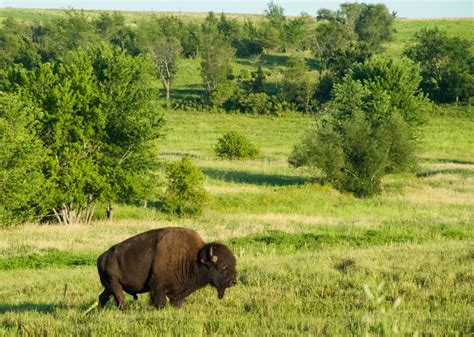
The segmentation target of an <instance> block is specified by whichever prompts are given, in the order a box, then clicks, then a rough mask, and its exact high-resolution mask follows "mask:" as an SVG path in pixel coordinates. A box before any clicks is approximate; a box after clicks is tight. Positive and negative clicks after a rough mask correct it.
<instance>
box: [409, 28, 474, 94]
mask: <svg viewBox="0 0 474 337" xmlns="http://www.w3.org/2000/svg"><path fill="white" fill-rule="evenodd" d="M405 55H406V56H408V57H409V58H410V59H412V60H413V61H415V62H418V63H419V64H420V66H421V75H422V81H421V83H420V88H421V89H422V90H423V91H424V92H425V93H427V94H428V95H429V97H430V98H431V99H432V100H433V101H435V102H439V103H450V102H457V101H460V100H467V99H469V97H472V96H474V75H473V74H474V55H473V54H472V52H471V46H470V43H469V41H467V40H465V39H462V38H459V37H450V36H448V34H447V33H446V32H444V31H441V30H439V29H438V28H430V29H422V30H421V31H420V32H418V33H417V34H416V41H415V43H414V44H413V45H412V46H409V47H408V48H407V49H406V50H405Z"/></svg>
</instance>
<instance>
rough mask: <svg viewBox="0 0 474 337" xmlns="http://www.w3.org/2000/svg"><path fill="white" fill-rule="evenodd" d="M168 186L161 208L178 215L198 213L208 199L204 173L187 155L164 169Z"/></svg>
mask: <svg viewBox="0 0 474 337" xmlns="http://www.w3.org/2000/svg"><path fill="white" fill-rule="evenodd" d="M166 176H167V180H168V186H167V189H166V192H165V196H164V198H163V209H164V211H165V212H167V213H171V214H176V215H178V216H180V217H182V216H186V215H199V214H201V213H202V210H203V208H204V205H205V203H206V201H207V200H208V193H207V191H206V190H205V189H204V187H203V185H204V180H205V177H204V174H203V173H202V172H201V171H200V170H199V169H198V168H197V167H196V166H194V164H193V163H192V161H191V159H190V158H189V157H184V158H183V159H181V160H180V161H177V162H174V163H172V164H170V165H169V166H168V168H167V170H166Z"/></svg>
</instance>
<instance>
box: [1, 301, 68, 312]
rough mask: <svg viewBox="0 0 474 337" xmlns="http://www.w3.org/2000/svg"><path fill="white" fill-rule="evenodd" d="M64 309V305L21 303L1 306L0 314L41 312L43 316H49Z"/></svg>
mask: <svg viewBox="0 0 474 337" xmlns="http://www.w3.org/2000/svg"><path fill="white" fill-rule="evenodd" d="M62 308H64V305H63V304H47V303H29V302H26V303H19V304H0V314H5V313H7V312H31V311H34V312H39V313H41V314H48V313H52V312H54V311H56V310H57V309H62Z"/></svg>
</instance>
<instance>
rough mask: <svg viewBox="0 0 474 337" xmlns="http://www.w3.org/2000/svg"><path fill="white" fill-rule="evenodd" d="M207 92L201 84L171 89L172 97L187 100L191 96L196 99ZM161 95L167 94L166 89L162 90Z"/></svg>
mask: <svg viewBox="0 0 474 337" xmlns="http://www.w3.org/2000/svg"><path fill="white" fill-rule="evenodd" d="M204 94H205V90H204V88H203V87H202V85H200V84H192V85H188V86H187V87H184V88H172V89H171V90H170V96H171V99H183V100H186V99H187V98H189V97H193V98H194V99H197V98H201V97H202V96H203V95H204ZM160 95H162V96H163V97H164V96H165V91H164V90H160Z"/></svg>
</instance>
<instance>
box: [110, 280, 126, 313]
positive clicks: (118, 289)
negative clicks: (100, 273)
mask: <svg viewBox="0 0 474 337" xmlns="http://www.w3.org/2000/svg"><path fill="white" fill-rule="evenodd" d="M110 286H111V288H112V295H114V299H115V302H117V306H118V308H119V309H125V302H124V295H123V289H122V285H121V284H120V283H119V282H118V281H116V280H112V282H110Z"/></svg>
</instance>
